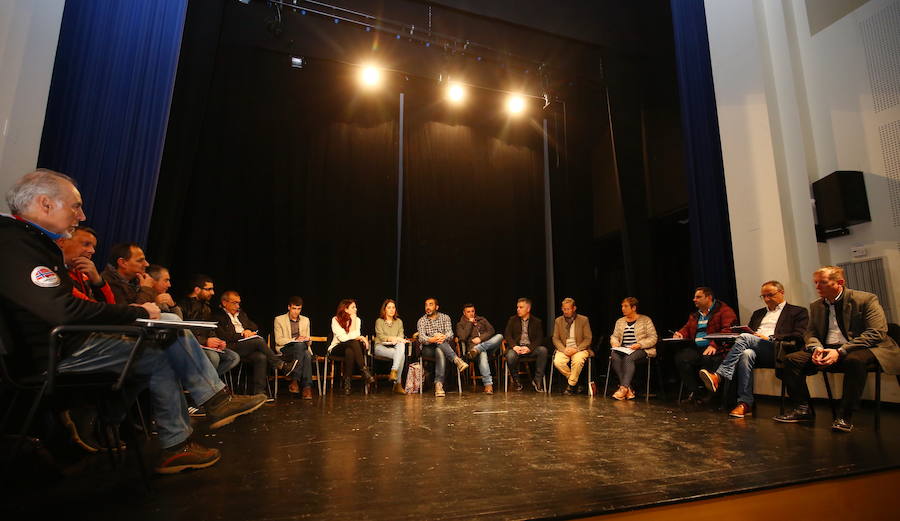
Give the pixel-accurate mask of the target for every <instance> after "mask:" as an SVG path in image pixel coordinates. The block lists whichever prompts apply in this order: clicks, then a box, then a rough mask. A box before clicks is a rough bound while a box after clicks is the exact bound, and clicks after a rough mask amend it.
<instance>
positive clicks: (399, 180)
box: [394, 92, 404, 299]
mask: <svg viewBox="0 0 900 521" xmlns="http://www.w3.org/2000/svg"><path fill="white" fill-rule="evenodd" d="M403 102H404V93H402V92H401V93H400V128H399V131H398V133H397V135H398V139H397V142H398V147H397V154H398V157H397V269H396V273H395V278H394V298H395V299H399V298H400V242H401V241H402V240H403V239H402V238H403V234H402V233H403V229H402V228H403V226H402V225H403V112H404V105H403Z"/></svg>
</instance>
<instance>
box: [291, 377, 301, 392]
mask: <svg viewBox="0 0 900 521" xmlns="http://www.w3.org/2000/svg"><path fill="white" fill-rule="evenodd" d="M288 392H290V393H291V394H297V393H299V392H300V384H298V383H297V380H291V384H290V385H288Z"/></svg>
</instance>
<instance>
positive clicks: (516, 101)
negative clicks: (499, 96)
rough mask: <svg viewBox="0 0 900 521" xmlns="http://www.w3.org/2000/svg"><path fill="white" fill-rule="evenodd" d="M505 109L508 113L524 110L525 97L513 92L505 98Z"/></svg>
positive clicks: (517, 112)
mask: <svg viewBox="0 0 900 521" xmlns="http://www.w3.org/2000/svg"><path fill="white" fill-rule="evenodd" d="M506 110H508V111H509V113H510V114H519V113H520V112H522V111H523V110H525V98H523V97H522V96H520V95H518V94H513V95H511V96H510V97H509V98H507V100H506Z"/></svg>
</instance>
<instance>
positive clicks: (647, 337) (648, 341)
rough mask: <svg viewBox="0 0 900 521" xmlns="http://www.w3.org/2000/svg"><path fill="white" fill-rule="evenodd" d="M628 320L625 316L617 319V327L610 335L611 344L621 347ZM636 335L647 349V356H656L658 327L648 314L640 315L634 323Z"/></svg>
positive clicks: (638, 340) (639, 342) (642, 346)
mask: <svg viewBox="0 0 900 521" xmlns="http://www.w3.org/2000/svg"><path fill="white" fill-rule="evenodd" d="M626 325H628V321H627V320H625V317H622V318H620V319H619V320H616V327H615V329H613V333H612V335H610V337H609V345H611V346H612V347H619V346H621V345H622V335H623V334H625V326H626ZM634 336H635V337H637V343H638V344H641V348H642V349H644V350H646V351H647V356H650V357H653V356H656V348H655V347H654V346H655V345H656V341H657V340H658V339H659V338H658V337H657V336H656V328H655V327H654V326H653V321H652V320H650V317H648V316H647V315H638V317H637V321H636V322H635V323H634Z"/></svg>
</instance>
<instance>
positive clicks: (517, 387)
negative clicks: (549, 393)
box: [512, 378, 525, 391]
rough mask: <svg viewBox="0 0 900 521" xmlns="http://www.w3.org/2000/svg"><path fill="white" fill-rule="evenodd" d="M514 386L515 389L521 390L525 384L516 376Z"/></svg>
mask: <svg viewBox="0 0 900 521" xmlns="http://www.w3.org/2000/svg"><path fill="white" fill-rule="evenodd" d="M512 388H513V391H521V390H522V389H524V388H525V386H524V385H522V382H520V381H519V379H518V378H514V379H513V381H512Z"/></svg>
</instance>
